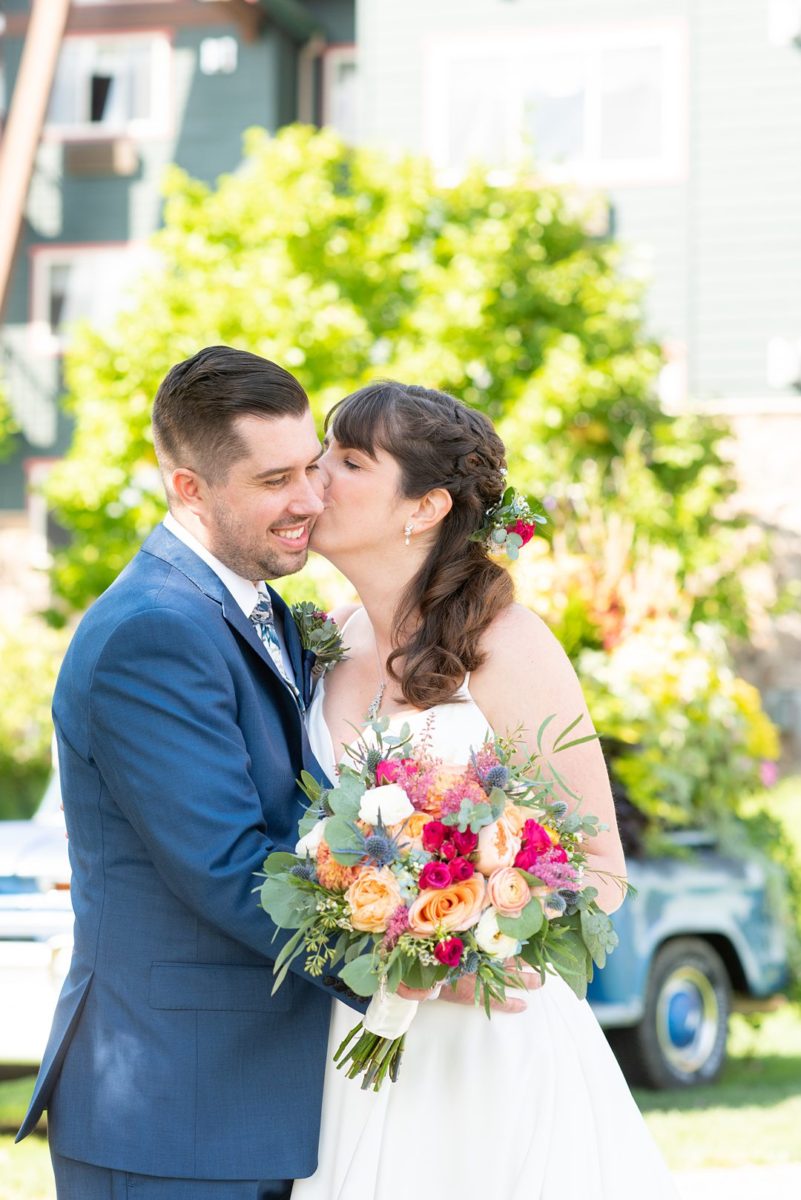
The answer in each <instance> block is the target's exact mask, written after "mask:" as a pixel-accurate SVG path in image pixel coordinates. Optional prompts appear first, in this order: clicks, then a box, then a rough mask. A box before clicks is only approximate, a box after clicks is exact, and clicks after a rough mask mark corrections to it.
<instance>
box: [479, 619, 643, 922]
mask: <svg viewBox="0 0 801 1200" xmlns="http://www.w3.org/2000/svg"><path fill="white" fill-rule="evenodd" d="M482 649H483V650H484V651H485V653H486V659H485V661H484V663H483V664H482V666H481V667H480V668H479V669H478V670H476V671H474V672H473V675H472V676H471V680H470V691H471V694H472V695H473V698H474V699H475V701H476V703H477V704H478V706H479V707H480V708H481V710H482V712H483V713H484V714H485V716H486V717H487V719H488V720H489V721H490V723H491V724H492V728H493V729H494V730H495V732H496V733H497V734H512V733H514V731H515V730H517V729H519V728H520V727H521V726H522V730H521V736H522V739H523V744H524V746H525V747H526V749H527V751H528V752H529V753H531V752H534V751H536V748H537V745H536V742H537V730H538V729H539V727H540V725H541V724H542V722H543V721H544V720H545V718H546V717H548V716H550V715H551V714H555V715H554V720H553V721H552V722H551V723H550V725H549V726H548V730H547V732H546V735H545V737H544V742H543V749H544V750H545V751H546V753H547V750H548V747H549V746H550V744H551V743H552V740H553V739H554V738H555V737H556V736H557V735H558V733H560V732H561V730H562V729H564V728H565V726H566V725H568V724H569V723H570V722H571V721H572V720H573V719H574V718H575V717H577V716H579V715H580V714H581V716H582V720H581V722H580V724H579V725H578V726H577V728H576V729H575V730H574V731H573V734H572V736H573V737H580V736H583V735H585V734H588V733H593V732H594V727H593V724H592V721H591V719H590V715H589V713H588V712H587V705H586V702H585V700H584V696H583V694H582V691H581V685H580V684H579V681H578V677H577V676H576V672H575V671H574V670H573V667H572V665H571V663H570V660H569V659H568V657H567V655H566V654H565V652H564V650H563V649H562V647H561V645H560V644H559V642H558V641H557V640H556V638H555V637H554V636H553V634H552V633H551V632H550V630H549V629H548V627H547V626H546V625H545V623H544V622H543V621H542V620H540V618H539V617H537V616H535V615H534V614H533V613H532V612H529V610H528V609H526V608H523V607H522V605H519V604H513V605H512V606H511V607H510V608H508V609H506V610H505V611H504V612H503V613H501V614H500V615H499V616H498V617H497V618H496V619H495V620H494V621H493V623H492V625H491V626H490V628H489V629H488V630H487V633H486V634H485V636H484V638H483V639H482ZM554 767H555V768H556V770H557V771H558V772H559V774H560V775H561V776H562V777H563V778H564V779H565V781H566V783H567V784H568V785H569V787H570V788H571V789H572V790H573V791H574V792H576V793H577V795H579V796H580V797H581V806H582V807H583V809H584V810H586V811H587V812H589V813H593V814H594V815H595V816H596V817H598V819H599V821H600V822H601V823H602V824H604V825H607V826H608V829H607V830H606V831H604V832H602V833H600V834H599V835H598V836H597V837H596V838H593V839H591V841H590V842H588V844H587V850H588V860H589V864H590V870H588V872H587V874H588V881H589V882H591V883H592V885H593V886H594V887H597V889H598V904H599V905H600V907H601V908H603V909H604V910H605V911H606V912H613V911H614V910H615V909H616V908H618V907H619V906H620V904H621V903H622V901H623V895H624V892H623V888H622V886H621V884H620V882H619V880H620V879H622V878H624V877H625V873H626V868H625V860H624V857H623V848H622V846H621V844H620V835H619V834H618V830H617V821H616V819H615V808H614V802H613V800H612V789H611V787H610V785H609V776H608V774H607V770H606V763H605V762H604V757H603V753H602V751H601V747H600V744H599V743H598V741H597V740H593V741H590V742H585V743H584V744H583V745H581V746H576V747H574V748H573V749H572V750H565V751H564V752H560V753H559V754H558V755H557V756H555V757H554ZM557 795H558V796H559V797H560V798H561V799H564V800H565V801H566V802H567V803H568V804H569V805H570V807H571V808H575V807H577V802H576V801H575V800H573V799H572V798H571V797H570V796H568V795H566V794H564V793H562V791H561V789H559V787H558V785H557ZM593 868H594V870H593Z"/></svg>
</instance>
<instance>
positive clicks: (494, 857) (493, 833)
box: [473, 809, 520, 875]
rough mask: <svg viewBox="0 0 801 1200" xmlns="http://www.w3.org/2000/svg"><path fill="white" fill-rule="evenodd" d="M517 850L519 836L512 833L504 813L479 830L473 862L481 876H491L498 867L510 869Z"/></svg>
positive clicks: (518, 847) (512, 830) (511, 826)
mask: <svg viewBox="0 0 801 1200" xmlns="http://www.w3.org/2000/svg"><path fill="white" fill-rule="evenodd" d="M507 812H508V809H507ZM519 849H520V835H519V834H517V833H515V832H514V826H513V825H512V823H511V821H510V820H509V818H508V817H507V815H506V812H504V813H503V815H502V816H500V817H499V818H498V820H497V821H493V823H492V824H491V825H485V826H484V828H483V829H480V830H479V833H478V847H477V849H476V857H475V859H474V860H473V861H474V863H475V865H476V868H477V869H478V870H479V871H480V872H481V874H482V875H491V874H492V872H493V871H497V870H498V868H499V867H511V865H512V863H513V862H514V860H515V855H516V854H517V852H518V850H519Z"/></svg>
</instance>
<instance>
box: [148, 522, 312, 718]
mask: <svg viewBox="0 0 801 1200" xmlns="http://www.w3.org/2000/svg"><path fill="white" fill-rule="evenodd" d="M142 551H143V553H145V554H152V555H153V557H154V558H160V559H162V560H163V561H164V562H167V563H169V564H170V566H172V567H175V568H176V570H178V571H180V572H181V574H182V575H185V576H186V578H187V579H188V580H189V581H190V583H193V584H194V586H195V587H196V588H198V589H199V590H200V591H201V592H203V594H204V595H205V596H208V597H209V599H210V600H215V601H216V602H217V604H219V605H220V606H221V608H222V615H223V617H224V618H225V620H226V622H227V623H228V625H230V626H231V628H232V629H234V630H236V632H237V633H238V634H239V636H240V637H241V638H243V639H244V641H246V642H247V644H248V645H249V646H250V647H251V649H252V650H253V651H254V653H255V654H258V656H259V658H260V659H261V661H262V662H263V663H265V664H266V666H267V667H268V668H269V670H270V671H272V673H273V675H275V677H276V679H278V680H280V683H281V686H282V687H283V688H285V689H286V691H287V692H288V693H289V695H290V696H292V690H291V688H290V687H289V686H288V684H287V682H286V680H285V679H284V677H283V676H282V674H281V672H280V671H279V670H278V667H277V666H276V665H275V663H274V662H273V660H272V658H271V657H270V655H269V653H268V652H267V648H266V647H265V645H264V643H263V642H262V640H261V638H260V637H259V635H258V634H257V633H256V630H255V628H254V626H253V624H252V622H251V621H249V620H248V618H247V617H246V616H245V614H244V613H243V612H242V609H241V608H240V607H239V605H238V604H237V602H236V600H235V599H234V597H233V596H232V595H231V593H230V592H229V591H228V588H227V587H226V586H225V584H224V583H223V581H222V580H221V579H220V577H219V575H217V574H216V573H215V572H214V571H212V569H211V567H210V566H209V565H208V563H205V562H204V561H203V559H202V558H198V556H197V554H195V552H194V550H190V548H189V547H188V546H187V545H185V544H184V543H183V542H182V541H181V540H180V538H177V537H175V536H174V535H173V534H172V533H170V531H169V529H165V528H164V526H163V525H157V526H156V528H155V529H154V530H153V532H152V533H151V534H150V537H148V538H147V540H146V541H145V542H144V544H143V546H142ZM271 594H272V596H273V598H274V600H277V602H278V603H279V604H280V605H281V606H282V608H283V609H284V610H285V609H286V605H285V604H284V602H283V600H281V599H280V597H276V594H275V593H274V592H272V591H271ZM284 624H285V626H286V625H289V624H291V625H292V627H293V631H294V634H295V640H296V643H297V649H296V655H297V659H298V663H297V666H296V665H295V657H293V658H292V666H293V670H294V673H295V678H296V679H300V677H301V671H300V670H299V667H300V639H299V637H298V634H297V629H295V622H294V621H293V620H292V618H291V617H290V618H289V619H288V620H287V621H285V622H284ZM289 650H290V656H291V655H292V649H291V647H289ZM292 699H293V700H294V699H295V697H294V696H292Z"/></svg>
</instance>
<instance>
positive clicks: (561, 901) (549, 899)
mask: <svg viewBox="0 0 801 1200" xmlns="http://www.w3.org/2000/svg"><path fill="white" fill-rule="evenodd" d="M545 903H546V904H547V905H548V907H549V908H554V909H556V910H557V912H558V913H560V915H564V913H565V911H566V909H567V901H566V900H565V898H564V896H562V895H560V894H559V892H549V893H548V895H547V896H546V897H545Z"/></svg>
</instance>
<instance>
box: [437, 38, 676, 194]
mask: <svg viewBox="0 0 801 1200" xmlns="http://www.w3.org/2000/svg"><path fill="white" fill-rule="evenodd" d="M654 46H657V47H659V49H660V50H661V51H662V85H663V86H662V93H661V102H662V126H663V131H664V133H663V147H662V150H661V153H659V154H658V155H654V157H653V158H650V159H648V158H636V159H632V158H630V159H609V158H602V157H601V153H600V147H601V134H602V130H601V122H600V103H599V101H600V97H601V80H600V72H599V66H600V61H601V55H602V54H603V53H604V52H605V51H608V50H620V49H627V48H637V47H640V48H642V49H644V50H645V49H650V48H652V47H654ZM543 52H544V53H545V54H547V55H548V56H549V57H550V56H556V55H561V54H565V53H570V54H576V55H583V56H585V58H586V63H587V66H586V75H585V81H586V85H587V86H586V90H585V102H584V103H585V109H584V115H585V124H584V129H585V135H586V138H587V141H588V152H587V153H585V155H584V156H583V157H582V158H576V159H573V160H570V161H566V162H563V163H547V162H541V161H537V162H535V163H534V166H535V167H536V170H537V172H538V174H541V175H543V176H545V177H546V178H548V179H553V180H567V181H572V182H576V183H579V184H583V185H587V186H590V187H615V186H618V187H620V186H638V185H643V184H647V185H652V184H665V183H678V182H681V181H682V180H684V179H686V177H687V172H688V162H687V158H688V152H687V142H688V135H687V125H688V39H687V27H686V23H685V22H684V21H683V20H668V21H650V22H639V23H637V24H618V25H604V26H594V27H593V26H582V27H581V28H580V29H577V28H576V27H575V26H574V27H566V26H564V27H563V26H556V27H554V26H543V27H541V28H539V29H532V28H530V27H528V28H522V29H512V30H510V29H504V30H483V31H472V32H470V33H465V34H458V33H451V34H448V35H447V36H441V35H436V36H434V37H432V38H430V39H428V40H427V42H426V46H425V83H424V107H423V112H424V116H423V121H424V131H423V132H424V145H425V149H426V151H427V153H428V154H429V155H430V156H431V158H432V160H433V162H434V164H435V166H436V167H437V168H439V170H440V172H441V173H442V175H443V176H444V178H446V179H449V178H450V179H452V180H454V181H455V180H456V179H458V178H460V177H461V176H462V175H463V174H464V170H465V169H466V167H467V166H468V164H454V163H453V162H452V161H451V156H450V147H449V114H450V105H449V95H448V92H449V80H450V65H451V64H452V63H454V62H459V61H462V62H464V61H470V60H471V59H472V60H475V61H476V62H477V63H480V61H481V60H482V58H483V59H485V60H486V59H487V58H498V57H499V56H500V57H503V55H504V54H506V55H508V59H509V63H510V72H511V71H512V70H513V69H519V70H520V71H522V70H523V69H524V68H525V63H526V61H527V56H528V59H529V60H530V58H531V56H532V54H536V55H537V56H541V55H542V54H543ZM498 137H499V139H503V140H504V141H505V142H506V144H507V145H508V146H510V149H511V147H513V146H515V145H517V147H518V150H517V154H518V161H519V160H520V159H522V158H525V150H524V145H523V142H522V139H521V138H520V133H519V128H518V129H515V128H513V125H512V122H511V120H510V123H509V126H508V127H507V128H506V129H503V130H499V134H498ZM512 157H513V154H512V153H510V158H512ZM513 165H514V164H513V163H512V162H510V163H509V166H508V168H507V169H505V170H500V171H496V172H495V174H496V176H497V177H498V179H499V181H500V180H501V179H503V178H507V177H508V176H509V174H510V172H511V168H512V167H513Z"/></svg>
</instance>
